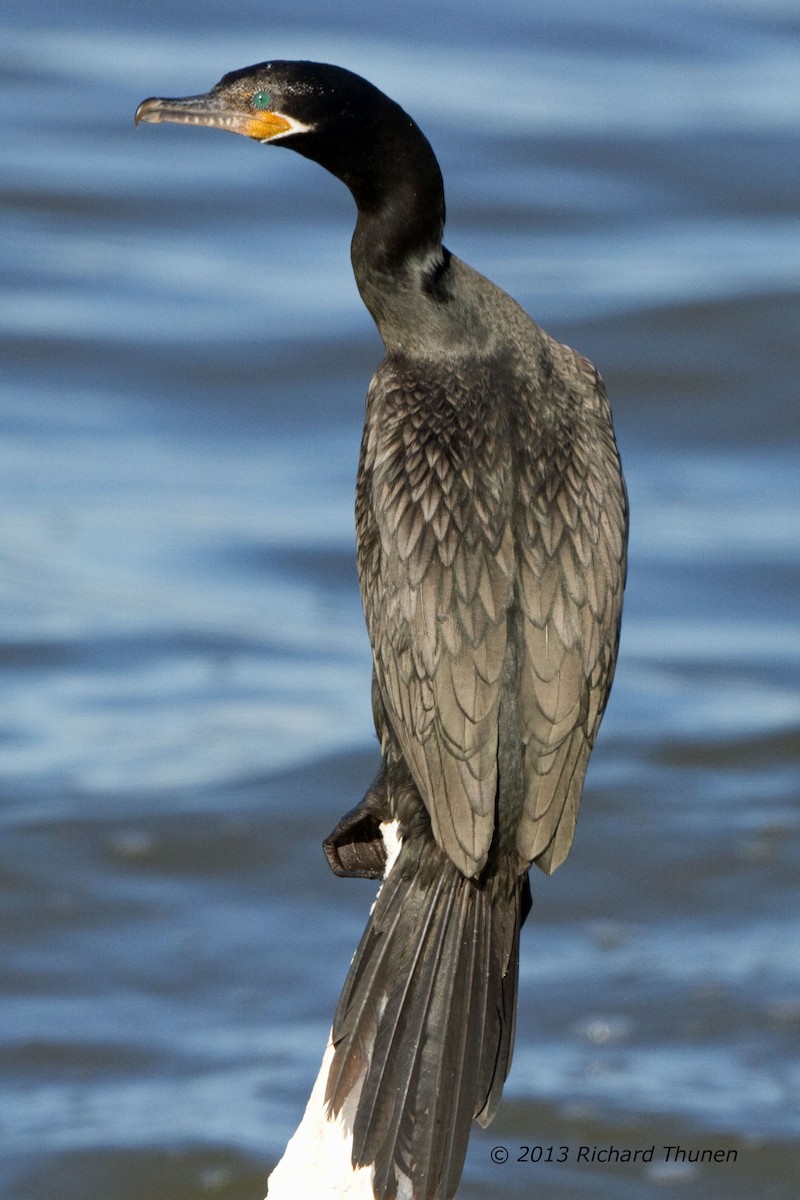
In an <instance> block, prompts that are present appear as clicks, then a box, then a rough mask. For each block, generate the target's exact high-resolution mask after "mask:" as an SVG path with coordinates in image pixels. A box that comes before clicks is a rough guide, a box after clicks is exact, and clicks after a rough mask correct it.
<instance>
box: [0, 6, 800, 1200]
mask: <svg viewBox="0 0 800 1200" xmlns="http://www.w3.org/2000/svg"><path fill="white" fill-rule="evenodd" d="M267 57H288V58H291V57H300V58H312V59H322V60H328V61H333V62H338V63H340V64H342V65H345V66H348V67H350V68H352V69H355V70H357V71H360V72H362V73H363V74H366V75H368V76H369V77H370V78H371V79H372V80H373V81H374V82H375V83H377V84H378V85H379V86H381V87H382V88H383V89H384V90H386V91H388V92H389V93H391V94H392V95H393V96H394V97H395V98H396V99H398V100H399V101H400V102H401V103H402V104H403V105H404V106H405V107H406V108H407V109H408V110H409V111H410V112H412V113H413V115H414V116H415V117H416V118H417V119H418V121H419V122H420V124H421V125H422V126H423V128H424V129H425V131H426V132H427V134H428V135H429V137H430V139H431V141H432V142H433V145H434V147H435V149H436V150H437V153H438V155H439V157H440V160H441V163H442V167H443V171H444V175H445V180H446V184H447V197H448V212H449V221H448V229H447V244H448V245H449V246H450V248H451V249H452V250H453V251H454V252H456V253H457V254H459V255H460V256H461V257H463V258H465V259H466V260H467V261H469V262H471V263H472V264H473V265H474V266H475V267H477V268H478V269H480V270H481V271H483V272H484V273H485V274H487V275H489V276H490V277H491V278H493V279H494V280H496V281H497V282H498V283H499V284H501V285H502V286H505V287H506V288H507V289H508V290H509V291H511V292H512V293H513V294H514V295H515V296H516V298H517V299H519V300H520V301H521V302H522V303H523V304H524V305H525V306H526V307H527V308H528V309H529V311H530V312H531V313H532V314H533V315H534V316H535V317H536V318H537V319H538V320H539V321H540V323H541V324H542V325H543V326H544V327H545V328H547V329H548V330H549V331H550V332H551V333H553V334H554V335H556V336H557V337H559V338H560V339H562V340H564V341H567V342H569V343H570V344H572V345H575V346H577V347H579V348H580V349H581V350H582V351H583V352H584V353H586V354H587V355H589V356H590V357H591V358H592V359H593V360H594V361H595V362H596V363H597V364H598V366H599V367H600V369H601V371H602V372H603V375H604V377H605V379H606V382H607V385H608V389H609V392H610V394H611V397H612V401H613V405H614V413H615V421H616V428H617V433H618V438H619V442H620V446H621V449H622V453H623V457H624V462H625V468H626V474H627V478H628V483H629V490H630V495H631V506H632V511H633V519H632V536H631V575H630V584H629V589H628V593H627V607H626V619H625V625H624V632H623V639H622V650H621V658H620V667H619V671H618V675H617V682H616V684H615V689H614V693H613V696H612V700H611V703H610V706H609V710H608V713H607V717H606V720H605V723H604V726H603V730H602V734H601V737H600V739H599V744H598V748H597V750H596V752H595V755H594V758H593V764H592V768H591V770H590V774H589V783H588V787H587V790H586V794H585V800H584V806H583V812H582V815H581V820H580V822H579V827H578V834H577V839H576V843H575V847H574V849H573V852H572V854H571V856H570V859H569V860H568V862H567V864H566V865H565V867H563V868H562V869H561V870H560V871H559V872H558V873H557V874H556V876H554V877H553V878H552V879H549V880H548V879H545V878H544V877H538V876H537V878H536V879H535V880H534V881H533V882H534V910H533V912H532V914H531V917H530V920H529V923H528V926H527V927H526V930H525V933H524V937H523V943H524V945H523V962H522V986H521V1001H520V1017H519V1025H518V1040H517V1052H516V1058H515V1063H514V1067H513V1070H512V1074H511V1077H510V1080H509V1083H508V1086H507V1092H506V1100H505V1102H504V1105H503V1107H502V1109H501V1112H500V1114H499V1116H498V1118H497V1120H496V1121H495V1123H494V1125H493V1126H492V1127H491V1128H490V1129H489V1130H488V1131H486V1132H485V1133H484V1132H480V1131H476V1134H475V1136H474V1137H473V1141H472V1145H471V1148H470V1154H469V1158H468V1162H467V1168H466V1172H465V1176H464V1182H463V1185H462V1188H461V1190H460V1192H459V1195H460V1196H463V1198H464V1200H493V1198H494V1197H500V1196H502V1197H504V1198H508V1200H531V1198H533V1197H536V1198H537V1200H539V1198H549V1197H558V1198H570V1200H573V1198H574V1200H578V1198H579V1197H580V1198H581V1200H586V1198H589V1197H591V1198H592V1200H594V1198H595V1197H596V1198H598V1200H633V1198H635V1200H657V1198H660V1197H675V1198H676V1200H680V1198H682V1197H685V1198H686V1200H701V1198H702V1200H708V1198H711V1200H714V1198H716V1197H720V1200H722V1198H724V1200H745V1198H747V1200H750V1198H751V1197H753V1196H758V1197H764V1198H767V1200H778V1198H780V1200H794V1198H795V1197H796V1196H797V1195H799V1194H800V1155H798V1153H797V1149H796V1147H797V1141H798V1134H799V1133H800V1059H799V1058H798V1042H800V990H798V984H800V923H799V922H798V899H799V898H800V882H799V875H798V866H799V865H800V815H799V813H798V784H799V782H800V769H799V768H800V626H799V625H798V595H799V594H800V569H799V568H798V561H799V557H798V552H799V551H800V469H798V443H799V442H800V419H799V416H798V411H799V410H798V399H797V383H796V381H797V378H798V374H799V373H800V351H799V350H798V325H799V324H800V154H798V151H799V150H800V138H798V129H799V128H800V86H799V85H798V80H799V79H800V9H798V6H797V4H796V3H793V2H790V0H659V2H658V3H656V4H652V5H650V4H648V5H641V4H640V3H638V0H636V2H635V0H609V2H608V3H606V4H604V5H597V4H596V2H595V0H592V2H591V3H589V0H570V3H568V4H564V3H561V2H560V0H537V2H536V3H535V4H530V3H523V2H522V0H495V2H494V3H493V4H492V5H491V6H490V8H489V9H487V7H486V6H485V5H481V4H478V3H476V2H475V0H467V2H463V3H454V2H437V3H436V4H435V5H431V4H430V3H422V2H421V0H406V2H405V3H404V4H403V5H402V6H395V5H390V4H386V3H382V2H379V3H377V4H375V5H372V6H368V7H366V8H365V6H364V5H363V4H361V3H359V4H356V3H354V2H352V0H345V2H344V3H339V4H337V5H336V6H335V9H333V8H331V6H330V5H328V4H322V3H320V2H319V0H304V2H303V3H301V4H300V5H295V6H292V7H291V9H290V10H286V9H281V8H280V7H278V8H277V9H276V8H275V7H274V6H272V7H265V6H263V5H256V4H253V3H250V2H249V0H233V2H232V3H229V4H225V5H222V4H220V3H212V2H211V0H193V2H192V3H191V4H190V3H188V0H173V2H172V3H171V4H169V5H164V4H163V3H161V4H156V3H152V2H151V0H141V2H140V3H139V4H137V5H136V6H135V7H134V8H131V6H130V5H123V4H114V3H113V2H112V3H103V4H100V3H99V0H84V2H75V3H72V4H70V5H68V6H65V5H64V4H63V3H61V2H59V3H55V2H54V0H41V2H40V3H39V4H37V5H36V6H35V7H32V6H30V5H28V4H22V3H20V2H19V0H6V2H5V4H4V6H3V10H2V14H0V95H1V96H2V112H3V120H2V122H0V162H2V167H1V168H0V205H2V215H3V222H2V241H1V242H0V338H1V339H2V349H1V350H0V355H1V358H2V379H1V380H0V427H1V428H2V440H1V441H0V509H1V510H2V513H3V521H2V533H0V554H1V555H2V567H3V569H2V576H1V577H0V578H1V579H2V582H1V583H0V660H1V665H2V685H1V687H2V690H1V691H0V827H1V832H0V906H1V909H0V1075H2V1085H1V1086H0V1194H2V1195H3V1196H4V1197H6V1198H7V1200H45V1198H48V1200H49V1198H50V1197H52V1196H53V1195H57V1196H58V1198H59V1200H111V1198H113V1200H189V1198H191V1200H201V1198H203V1197H212V1198H221V1200H246V1198H247V1200H250V1198H257V1200H258V1198H260V1197H262V1196H263V1193H264V1179H265V1177H266V1174H267V1172H268V1170H269V1169H270V1167H271V1166H272V1165H273V1164H274V1163H275V1161H276V1160H277V1158H278V1157H279V1156H280V1154H281V1152H282V1149H283V1146H284V1145H285V1142H286V1139H287V1137H288V1136H289V1134H290V1133H291V1131H292V1130H293V1128H294V1126H295V1125H296V1123H297V1121H298V1119H299V1117H300V1114H301V1112H302V1108H303V1106H304V1103H305V1099H306V1097H307V1094H308V1091H309V1089H310V1085H311V1082H312V1080H313V1077H314V1075H315V1072H316V1068H317V1065H318V1062H319V1058H320V1056H321V1052H322V1048H323V1045H324V1041H325V1037H326V1033H327V1028H328V1025H329V1022H330V1017H331V1014H332V1011H333V1007H334V1004H335V1000H336V997H337V995H338V990H339V987H340V985H341V982H342V979H343V976H344V973H345V970H346V966H347V963H348V961H349V957H350V954H351V953H352V950H353V948H354V946H355V944H356V941H357V939H358V936H359V934H360V931H361V928H362V927H363V923H364V920H365V916H366V912H367V909H368V906H369V904H370V901H371V896H372V893H373V890H374V889H373V888H372V886H371V885H370V884H367V883H363V884H362V883H357V882H353V881H340V880H336V879H334V878H333V877H332V876H331V875H330V874H329V873H328V871H327V868H326V866H325V863H324V861H323V858H322V855H321V852H320V848H319V843H320V841H321V839H322V838H323V836H324V835H325V834H326V833H327V832H328V830H329V829H330V828H331V827H332V826H333V824H334V823H335V822H336V820H337V819H338V817H339V816H340V815H341V813H342V812H343V811H344V810H345V809H346V808H349V807H350V806H351V805H352V804H353V803H354V802H355V801H356V800H357V799H358V798H359V797H360V795H361V793H362V792H363V789H364V787H365V785H366V784H367V783H368V782H369V780H370V778H371V775H372V772H373V769H374V765H375V759H376V754H375V749H374V745H373V740H372V730H371V724H370V712H369V651H368V645H367V639H366V634H365V632H364V629H363V623H362V617H361V611H360V603H359V598H358V592H357V585H356V579H355V570H354V562H353V559H354V548H353V516H352V507H353V488H354V479H355V470H356V460H357V450H358V440H359V435H360V424H361V419H362V413H363V395H364V392H365V388H366V384H367V381H368V379H369V376H370V374H371V371H372V369H373V368H374V365H375V364H376V362H377V361H378V358H379V356H380V344H379V341H378V338H377V335H376V333H375V331H374V329H373V327H372V325H371V322H370V319H369V317H368V315H367V313H366V311H365V310H364V309H363V308H362V307H361V304H360V301H359V298H358V295H357V292H356V289H355V285H354V283H353V280H352V276H351V273H350V266H349V257H348V253H349V238H350V233H351V230H352V223H353V205H352V201H351V199H350V197H349V195H348V194H347V192H346V191H345V190H344V188H343V187H342V186H341V185H340V184H339V183H337V182H336V181H335V180H333V179H332V178H331V177H329V176H327V175H325V173H324V172H322V171H321V170H320V169H319V168H318V167H316V166H315V165H314V164H311V163H307V162H305V161H304V160H301V159H300V158H299V157H298V156H296V155H292V154H288V153H285V152H284V151H281V150H278V149H276V148H270V147H265V148H263V149H262V148H260V147H257V146H255V145H253V144H249V143H247V142H246V141H245V140H244V139H241V138H231V137H222V136H220V135H217V134H214V133H210V132H208V131H195V130H191V129H175V128H170V127H163V128H158V129H154V128H150V127H142V128H141V129H139V130H136V131H135V130H134V128H133V112H134V110H135V107H136V105H137V104H138V102H139V101H140V100H141V99H142V98H143V97H145V96H148V95H152V94H160V95H182V94H186V93H190V92H198V91H204V90H206V89H207V88H208V87H209V86H210V85H211V84H213V83H214V82H215V81H216V80H217V79H218V78H219V76H220V75H222V74H223V73H224V72H225V71H227V70H229V69H233V68H236V67H240V66H243V65H245V64H247V63H249V62H253V61H258V60H259V59H264V58H267ZM551 1144H552V1145H555V1146H556V1147H558V1146H560V1145H566V1146H568V1147H569V1148H570V1159H569V1161H568V1162H567V1163H566V1164H551V1165H549V1166H546V1165H542V1164H538V1165H532V1164H530V1163H528V1164H525V1163H519V1162H516V1161H515V1160H516V1159H517V1158H518V1157H519V1156H520V1148H521V1147H522V1146H526V1145H527V1146H535V1145H543V1146H547V1145H551ZM610 1144H614V1145H615V1146H617V1147H622V1148H625V1147H628V1148H631V1149H636V1148H641V1149H646V1148H648V1147H649V1146H650V1145H654V1146H655V1147H656V1153H655V1155H654V1161H653V1162H652V1163H650V1164H641V1163H636V1164H633V1163H631V1164H624V1163H617V1164H610V1165H605V1164H599V1163H597V1162H595V1163H594V1164H592V1163H588V1164H587V1163H585V1162H584V1163H581V1162H578V1161H576V1158H577V1151H578V1148H579V1147H580V1146H582V1145H587V1146H589V1147H590V1148H591V1147H594V1146H598V1147H600V1148H604V1147H607V1146H609V1145H610ZM675 1144H680V1145H682V1146H684V1147H686V1148H692V1149H697V1148H701V1149H702V1148H711V1149H723V1150H726V1151H727V1150H729V1149H735V1150H736V1151H737V1154H738V1158H737V1161H736V1163H727V1164H719V1163H716V1164H710V1165H708V1164H707V1165H704V1166H701V1165H692V1164H689V1163H688V1162H687V1163H683V1164H681V1163H678V1164H675V1163H668V1162H665V1161H664V1158H665V1154H664V1152H663V1151H662V1149H661V1147H662V1146H664V1145H675ZM494 1146H506V1147H507V1148H508V1149H509V1154H510V1160H509V1162H508V1163H507V1164H505V1165H495V1164H493V1163H492V1161H491V1159H490V1150H491V1149H492V1147H494Z"/></svg>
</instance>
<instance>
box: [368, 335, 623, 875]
mask: <svg viewBox="0 0 800 1200" xmlns="http://www.w3.org/2000/svg"><path fill="white" fill-rule="evenodd" d="M532 328H535V327H532ZM537 334H538V335H539V337H540V338H541V342H540V353H539V361H538V367H537V370H536V371H535V372H533V373H531V371H530V369H529V368H528V369H527V371H522V370H520V371H519V372H518V375H517V381H516V387H513V386H512V387H511V388H509V377H508V374H507V372H504V374H503V377H502V378H501V380H500V381H498V377H497V374H496V373H494V374H493V368H492V364H491V361H487V362H486V363H485V364H484V367H483V373H482V372H481V369H480V368H477V369H476V364H475V363H474V362H473V363H472V364H471V365H470V376H469V386H468V387H466V386H464V385H463V383H462V381H461V379H460V377H459V376H458V375H457V374H455V373H453V374H451V375H449V376H448V375H447V374H446V373H444V372H443V371H442V370H441V368H439V370H438V372H437V379H436V381H435V383H434V384H432V381H431V379H430V377H429V378H427V379H426V383H425V388H424V389H422V390H417V389H416V387H415V380H414V376H413V373H412V372H410V371H405V370H404V369H403V366H402V365H401V364H398V363H397V362H394V363H392V362H390V361H389V360H387V362H385V363H384V364H383V366H382V367H381V369H380V370H379V372H378V374H377V375H376V377H375V380H374V381H373V384H372V387H371V389H370V394H369V397H368V420H367V426H366V430H365V435H364V442H363V445H362V461H361V469H360V472H359V487H358V493H357V526H358V540H359V571H360V577H361V585H362V591H363V598H364V607H365V611H366V613H367V620H368V624H369V632H370V638H371V641H372V646H373V654H374V661H375V674H376V681H377V686H378V691H379V693H380V696H381V698H382V701H383V705H384V707H385V711H386V716H387V718H388V728H380V721H379V732H380V733H381V735H382V740H383V743H384V752H385V753H386V752H387V751H388V752H391V751H392V745H391V743H392V742H393V741H394V742H396V743H397V745H398V747H399V751H400V752H401V753H402V755H403V757H404V758H405V760H406V762H407V763H408V765H409V768H410V770H411V772H412V775H413V776H414V779H415V781H416V783H417V786H418V788H419V791H420V794H421V796H422V799H423V801H424V803H425V806H426V808H427V809H428V811H429V813H430V816H431V823H432V827H433V831H434V834H435V836H436V839H437V841H438V842H439V844H440V845H441V846H442V847H443V849H444V850H445V851H446V853H447V854H448V855H449V856H450V858H451V860H452V861H453V862H454V863H455V864H456V865H457V866H458V867H459V869H460V870H461V871H463V872H464V873H465V874H467V875H477V874H479V872H480V871H481V869H482V867H483V866H484V864H485V862H486V859H487V855H488V852H489V848H490V845H491V842H492V838H493V835H494V831H495V819H496V804H497V800H498V722H499V719H500V707H501V688H502V687H503V686H506V687H508V686H509V684H508V679H509V672H508V670H507V669H506V670H505V672H504V663H505V664H506V668H507V666H508V662H507V657H508V656H509V655H512V656H515V666H514V672H515V674H514V679H515V685H514V686H515V687H516V692H517V694H516V698H515V699H516V703H515V704H514V705H511V706H506V708H507V710H508V711H512V712H513V713H514V720H515V721H516V722H518V725H519V728H518V729H517V730H514V731H512V736H511V737H510V738H509V737H506V738H505V739H504V743H505V744H506V745H508V744H509V743H510V744H512V745H513V746H516V748H517V753H518V754H519V756H520V759H521V768H522V769H521V770H520V771H517V770H513V771H512V770H507V777H509V778H511V777H518V778H521V779H523V781H524V783H523V791H524V795H523V796H520V797H518V798H516V799H514V798H513V797H512V798H511V799H510V803H509V804H508V806H507V809H506V811H510V812H513V813H514V814H515V820H516V821H517V828H516V852H517V854H518V857H519V863H520V869H524V867H525V866H527V865H528V864H529V863H531V862H532V861H536V862H537V863H538V865H539V866H540V867H541V868H542V869H543V870H545V871H552V870H554V869H555V867H556V866H558V864H559V863H560V862H561V861H563V859H564V857H565V856H566V854H567V852H568V850H569V847H570V845H571V842H572V836H573V832H574V826H575V820H576V816H577V810H578V803H579V800H580V793H581V789H582V786H583V778H584V774H585V771H586V765H587V762H588V757H589V752H590V750H591V747H592V743H593V741H594V737H595V734H596V732H597V728H598V725H599V723H600V718H601V716H602V713H603V709H604V706H605V702H606V699H607V696H608V691H609V688H610V685H611V679H612V676H613V670H614V662H615V657H616V648H617V637H618V627H619V616H620V609H621V602H622V588H623V585H624V558H625V531H626V519H627V518H626V502H625V495H624V488H623V485H622V482H621V477H620V471H619V460H618V456H617V450H616V445H615V442H614V438H613V433H612V432H611V424H610V416H609V412H608V405H607V401H606V397H605V393H604V390H603V387H602V383H601V381H600V379H599V377H598V376H597V373H596V372H595V370H594V368H593V367H592V366H591V364H590V363H588V362H587V361H586V360H585V359H581V358H580V357H579V356H578V355H576V354H575V353H574V352H573V351H571V350H569V349H567V348H566V347H563V346H560V345H559V344H558V343H556V342H553V341H552V340H551V339H548V338H547V337H546V335H544V334H539V331H537ZM509 392H511V394H512V395H513V397H514V400H513V402H512V403H510V404H509V403H508V400H506V402H505V403H503V402H502V401H501V399H500V397H501V396H505V397H508V395H509ZM504 680H505V682H504ZM501 790H502V786H501ZM504 833H505V841H506V844H507V840H508V833H509V831H508V830H506V831H504ZM511 844H512V846H513V832H512V843H511Z"/></svg>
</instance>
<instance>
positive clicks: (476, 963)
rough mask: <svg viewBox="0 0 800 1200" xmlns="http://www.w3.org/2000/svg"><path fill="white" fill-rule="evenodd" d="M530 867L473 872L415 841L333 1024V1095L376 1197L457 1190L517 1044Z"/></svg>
mask: <svg viewBox="0 0 800 1200" xmlns="http://www.w3.org/2000/svg"><path fill="white" fill-rule="evenodd" d="M523 892H524V895H525V896H527V886H526V883H525V880H524V878H523V879H520V878H515V879H513V880H511V881H505V882H501V880H500V878H499V877H495V878H493V879H489V880H488V881H486V882H485V883H482V884H479V883H475V882H474V881H472V880H468V879H465V878H464V876H463V875H461V874H460V873H459V872H458V871H457V870H456V868H455V867H454V866H453V864H452V863H451V862H450V861H449V859H447V858H446V856H445V855H444V854H443V853H442V852H441V850H440V849H439V848H438V846H436V845H435V843H434V842H433V839H432V838H431V839H430V840H429V841H427V840H426V844H425V845H424V846H423V847H422V848H421V849H420V846H419V845H416V846H414V845H413V844H412V843H406V844H405V845H404V846H403V849H402V851H401V853H400V856H399V858H398V860H397V862H396V863H395V866H394V868H393V869H392V871H391V873H390V875H389V877H388V878H387V879H386V881H385V883H384V884H383V886H382V888H381V891H380V893H379V895H378V899H377V902H376V904H375V908H374V910H373V913H372V916H371V918H370V921H369V924H368V925H367V928H366V930H365V932H364V936H363V938H362V939H361V944H360V945H359V947H358V950H357V951H356V954H355V957H354V959H353V963H352V966H351V968H350V973H349V975H348V977H347V980H346V982H345V985H344V990H343V992H342V995H341V998H340V1000H339V1005H338V1008H337V1011H336V1016H335V1018H334V1025H333V1042H334V1045H335V1047H336V1052H335V1055H334V1058H333V1063H332V1065H331V1069H330V1073H329V1075H328V1085H327V1092H326V1101H327V1103H328V1106H329V1111H330V1112H331V1113H332V1115H334V1116H336V1115H338V1114H339V1113H340V1112H342V1110H344V1112H345V1116H346V1118H347V1121H348V1124H351V1125H352V1128H353V1151H352V1161H353V1166H354V1167H359V1166H370V1165H374V1174H373V1190H374V1193H375V1197H376V1200H396V1198H397V1197H398V1196H399V1197H400V1198H401V1200H451V1197H453V1196H454V1195H455V1192H456V1188H457V1187H458V1183H459V1180H460V1178H461V1173H462V1171H463V1168H464V1158H465V1156H466V1152H467V1143H468V1141H469V1134H470V1126H471V1124H472V1120H473V1118H476V1119H477V1120H478V1121H479V1122H480V1123H481V1124H482V1125H484V1126H485V1125H488V1124H489V1122H490V1121H491V1119H492V1117H493V1116H494V1114H495V1112H496V1110H497V1106H498V1104H499V1102H500V1096H501V1093H502V1090H503V1084H504V1082H505V1078H506V1075H507V1074H508V1070H509V1067H510V1065H511V1053H512V1050H513V1044H514V1020H515V1010H516V994H517V976H518V964H519V931H520V925H521V923H522V920H523V919H524V916H525V915H526V910H525V911H523V903H524V899H523Z"/></svg>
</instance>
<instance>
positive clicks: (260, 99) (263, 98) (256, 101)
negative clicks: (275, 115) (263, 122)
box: [250, 92, 272, 108]
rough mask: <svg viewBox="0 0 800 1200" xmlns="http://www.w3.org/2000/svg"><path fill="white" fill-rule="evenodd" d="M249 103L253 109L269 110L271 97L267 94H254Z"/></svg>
mask: <svg viewBox="0 0 800 1200" xmlns="http://www.w3.org/2000/svg"><path fill="white" fill-rule="evenodd" d="M250 103H251V104H252V106H253V108H269V106H270V104H272V96H270V94H269V92H256V93H255V95H254V96H253V98H252V100H251V101H250Z"/></svg>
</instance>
